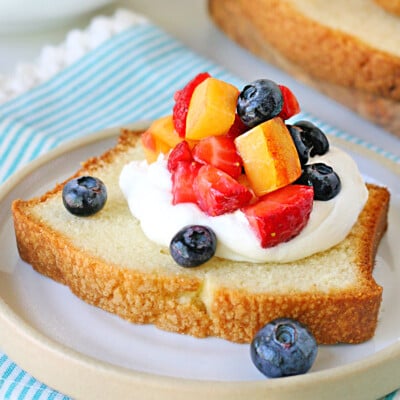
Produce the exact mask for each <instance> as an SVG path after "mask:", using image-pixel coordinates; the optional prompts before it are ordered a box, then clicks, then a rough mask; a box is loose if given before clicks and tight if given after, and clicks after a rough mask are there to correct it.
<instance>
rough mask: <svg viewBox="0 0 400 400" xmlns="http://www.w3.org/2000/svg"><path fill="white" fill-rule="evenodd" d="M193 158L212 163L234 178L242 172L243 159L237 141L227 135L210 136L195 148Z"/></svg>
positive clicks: (200, 161)
mask: <svg viewBox="0 0 400 400" xmlns="http://www.w3.org/2000/svg"><path fill="white" fill-rule="evenodd" d="M193 158H194V159H195V160H196V161H198V162H199V163H201V164H210V165H213V166H214V167H216V168H218V169H220V170H222V171H224V172H226V173H227V174H229V175H230V176H232V177H233V178H235V179H236V178H237V177H238V176H239V175H240V174H241V173H242V159H241V158H240V156H239V154H238V153H237V151H236V146H235V143H234V142H233V140H232V139H230V138H229V137H227V136H209V137H207V138H205V139H202V140H200V141H199V142H198V143H197V144H196V146H195V147H194V148H193Z"/></svg>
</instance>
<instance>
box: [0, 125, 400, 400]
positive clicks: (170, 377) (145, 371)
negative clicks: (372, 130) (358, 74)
mask: <svg viewBox="0 0 400 400" xmlns="http://www.w3.org/2000/svg"><path fill="white" fill-rule="evenodd" d="M117 133H118V129H112V130H108V131H105V132H100V133H97V134H94V135H90V136H89V137H86V138H84V139H79V140H77V141H74V142H72V143H69V144H67V145H65V146H63V147H61V148H59V149H57V150H56V151H54V152H52V153H49V154H48V155H46V156H45V157H43V158H41V159H40V160H38V161H36V162H34V163H32V164H31V165H29V166H28V167H27V168H25V169H24V170H22V171H21V172H20V173H18V174H16V175H15V176H14V177H13V178H12V179H11V180H9V181H8V182H7V183H6V184H5V185H3V187H2V188H1V189H0V205H1V206H0V347H1V348H2V350H3V351H4V352H6V353H7V354H8V355H9V356H10V357H11V358H12V359H13V360H14V361H16V362H17V363H18V364H19V365H20V366H21V367H22V368H24V369H26V370H27V371H28V372H30V373H31V374H32V375H34V376H35V377H37V378H38V379H40V380H42V381H44V382H45V383H46V384H48V385H50V386H52V387H54V388H56V389H58V390H60V391H61V392H63V393H66V394H68V395H70V396H72V397H74V398H76V399H78V398H82V399H85V400H88V399H97V400H101V399H110V398H115V399H117V398H118V399H122V398H123V399H129V398H134V399H138V398H140V399H150V398H163V399H164V398H168V399H169V398H171V399H189V398H190V399H197V398H198V399H202V400H203V399H204V398H207V400H211V399H225V398H226V399H228V398H229V399H230V400H232V399H243V398H249V399H257V398H260V399H261V398H263V399H292V398H296V399H303V398H310V397H312V398H323V399H338V398H340V399H346V398H349V399H350V398H351V399H352V400H354V399H357V398H359V399H363V400H364V399H367V398H371V399H376V398H378V397H380V396H383V395H385V394H387V393H389V392H391V391H392V390H394V389H396V388H398V387H400V375H399V371H400V343H399V340H400V315H399V314H398V304H400V290H399V286H400V248H399V244H398V238H399V237H400V166H399V165H398V164H395V163H394V162H391V161H389V160H387V159H385V158H383V157H381V156H379V155H377V154H376V153H373V152H372V151H369V150H367V149H366V148H364V147H361V146H357V145H354V144H351V143H348V142H343V141H338V139H333V138H332V139H331V140H332V141H333V140H334V141H335V142H337V144H338V145H340V146H342V147H344V146H346V148H347V149H348V150H349V152H350V153H351V154H352V155H353V157H354V158H355V159H356V161H357V162H358V164H359V166H360V169H361V171H362V172H363V174H364V176H365V178H366V180H367V181H370V182H374V183H379V184H383V185H386V186H388V187H389V188H390V190H391V193H392V201H391V207H390V213H389V220H390V225H389V229H388V231H387V233H386V235H385V237H384V239H383V241H382V243H381V245H380V248H379V253H378V257H377V265H376V267H375V278H376V280H377V281H378V283H380V284H381V285H383V287H384V296H383V304H382V311H381V315H380V321H379V325H378V329H377V332H376V335H375V337H374V338H373V339H372V340H370V341H368V342H367V343H364V344H361V345H340V346H320V349H319V353H318V357H317V360H316V362H315V364H314V366H313V368H312V370H311V371H310V372H309V373H308V374H306V375H302V376H295V377H290V378H281V379H275V380H268V379H265V378H264V377H263V376H262V375H261V374H260V373H259V372H258V371H257V370H256V369H255V367H254V366H253V365H252V363H251V361H250V357H249V346H248V345H238V344H233V343H229V342H227V341H224V340H220V339H214V338H208V339H195V338H192V337H189V336H182V335H178V334H172V333H167V332H163V331H160V330H158V329H156V328H154V327H153V326H139V325H133V324H129V323H127V322H125V321H123V320H121V319H119V318H118V317H116V316H114V315H110V314H108V313H106V312H104V311H102V310H99V309H97V308H95V307H92V306H89V305H87V304H85V303H84V302H82V301H81V300H79V299H78V298H76V297H75V296H74V295H72V294H71V292H70V291H69V290H68V289H67V288H65V287H63V286H62V285H60V284H57V283H55V282H53V281H51V280H49V279H47V278H44V277H43V276H41V275H39V274H37V273H36V272H34V271H33V270H32V269H31V268H30V267H29V266H28V265H26V264H25V263H24V262H22V261H21V260H20V259H19V257H18V253H17V249H16V245H15V240H14V233H13V226H12V219H11V214H10V205H11V202H12V200H13V199H15V198H17V197H19V198H29V197H32V196H34V195H37V194H40V193H43V191H44V190H46V189H49V188H51V187H53V186H54V184H55V183H56V182H59V181H61V180H62V179H64V178H66V177H68V176H69V175H70V174H72V173H73V172H74V171H75V170H76V169H77V168H78V167H79V163H80V162H81V161H82V160H85V159H86V158H88V157H91V156H94V155H98V154H101V153H102V152H103V151H104V150H106V149H108V148H110V147H113V145H114V144H115V138H116V135H117Z"/></svg>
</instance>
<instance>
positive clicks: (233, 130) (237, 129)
mask: <svg viewBox="0 0 400 400" xmlns="http://www.w3.org/2000/svg"><path fill="white" fill-rule="evenodd" d="M247 129H249V128H248V127H247V126H246V125H245V124H244V123H243V121H242V120H241V119H240V117H239V115H238V114H235V120H234V121H233V124H232V126H231V127H230V129H229V131H228V133H227V134H226V136H228V138H230V139H232V140H234V139H236V138H237V137H238V136H239V135H241V134H242V133H244V132H246V131H247Z"/></svg>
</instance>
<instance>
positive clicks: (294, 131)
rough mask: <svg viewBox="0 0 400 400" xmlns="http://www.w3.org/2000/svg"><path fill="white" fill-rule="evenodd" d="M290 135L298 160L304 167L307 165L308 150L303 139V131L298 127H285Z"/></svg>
mask: <svg viewBox="0 0 400 400" xmlns="http://www.w3.org/2000/svg"><path fill="white" fill-rule="evenodd" d="M286 126H287V128H288V130H289V132H290V135H291V136H292V139H293V142H294V145H295V146H296V150H297V154H298V156H299V159H300V164H301V165H305V164H307V163H308V159H309V155H310V149H309V147H308V145H307V143H306V141H305V140H304V138H303V135H302V134H303V130H302V129H301V128H300V127H299V126H295V125H286Z"/></svg>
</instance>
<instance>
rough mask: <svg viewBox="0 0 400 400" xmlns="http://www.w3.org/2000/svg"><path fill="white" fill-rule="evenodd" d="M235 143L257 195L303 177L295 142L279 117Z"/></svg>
mask: <svg viewBox="0 0 400 400" xmlns="http://www.w3.org/2000/svg"><path fill="white" fill-rule="evenodd" d="M235 144H236V148H237V150H238V153H239V154H240V156H241V157H242V160H243V166H244V169H245V172H246V175H247V178H248V180H249V182H250V184H251V187H252V189H253V191H254V193H255V194H256V195H257V196H262V195H264V194H266V193H269V192H272V191H274V190H276V189H279V188H281V187H283V186H286V185H288V184H290V183H292V182H294V181H295V180H296V179H297V178H298V177H299V176H300V175H301V165H300V160H299V156H298V154H297V150H296V147H295V145H294V142H293V139H292V137H291V135H290V133H289V131H288V129H287V128H286V125H285V123H284V122H283V121H282V119H281V118H279V117H276V118H273V119H270V120H269V121H266V122H263V123H262V124H260V125H257V126H256V127H254V128H253V129H251V130H249V131H247V132H246V133H244V134H243V135H240V136H238V137H237V138H236V139H235Z"/></svg>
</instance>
